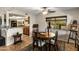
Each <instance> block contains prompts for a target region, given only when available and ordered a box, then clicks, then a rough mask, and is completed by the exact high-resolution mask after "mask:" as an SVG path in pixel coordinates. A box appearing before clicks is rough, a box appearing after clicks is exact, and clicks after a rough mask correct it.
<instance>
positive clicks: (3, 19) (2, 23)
mask: <svg viewBox="0 0 79 59" xmlns="http://www.w3.org/2000/svg"><path fill="white" fill-rule="evenodd" d="M1 18H2V27H3V26H4V15H2V17H1Z"/></svg>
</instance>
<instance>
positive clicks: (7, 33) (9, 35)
mask: <svg viewBox="0 0 79 59" xmlns="http://www.w3.org/2000/svg"><path fill="white" fill-rule="evenodd" d="M17 32H18V33H20V34H22V36H23V27H12V28H1V36H3V37H5V45H6V46H8V45H11V44H14V38H13V35H16V34H17ZM21 38H22V37H21Z"/></svg>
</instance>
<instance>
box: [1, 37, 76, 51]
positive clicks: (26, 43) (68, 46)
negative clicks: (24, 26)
mask: <svg viewBox="0 0 79 59" xmlns="http://www.w3.org/2000/svg"><path fill="white" fill-rule="evenodd" d="M22 40H23V41H22V42H20V43H17V44H15V45H10V46H0V51H32V39H31V38H30V37H28V36H26V35H23V39H22ZM58 45H59V47H61V48H62V49H63V47H64V50H59V51H77V48H75V46H74V43H67V41H63V39H61V40H58ZM29 47H30V49H29Z"/></svg>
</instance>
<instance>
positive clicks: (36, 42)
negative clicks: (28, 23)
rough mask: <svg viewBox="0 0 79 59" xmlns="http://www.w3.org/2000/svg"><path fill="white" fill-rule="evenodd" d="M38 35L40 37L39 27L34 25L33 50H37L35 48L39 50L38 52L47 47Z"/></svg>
mask: <svg viewBox="0 0 79 59" xmlns="http://www.w3.org/2000/svg"><path fill="white" fill-rule="evenodd" d="M38 35H39V30H38V25H37V24H36V25H35V24H34V25H33V32H32V37H33V50H35V48H37V49H38V50H42V49H43V47H44V45H45V41H43V40H42V39H41V38H40V37H38Z"/></svg>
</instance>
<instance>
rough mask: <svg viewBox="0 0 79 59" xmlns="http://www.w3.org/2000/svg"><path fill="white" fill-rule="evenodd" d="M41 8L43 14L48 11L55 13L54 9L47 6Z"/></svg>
mask: <svg viewBox="0 0 79 59" xmlns="http://www.w3.org/2000/svg"><path fill="white" fill-rule="evenodd" d="M41 10H42V13H43V14H45V15H46V14H48V13H55V12H56V11H54V10H52V9H50V8H48V7H41Z"/></svg>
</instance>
